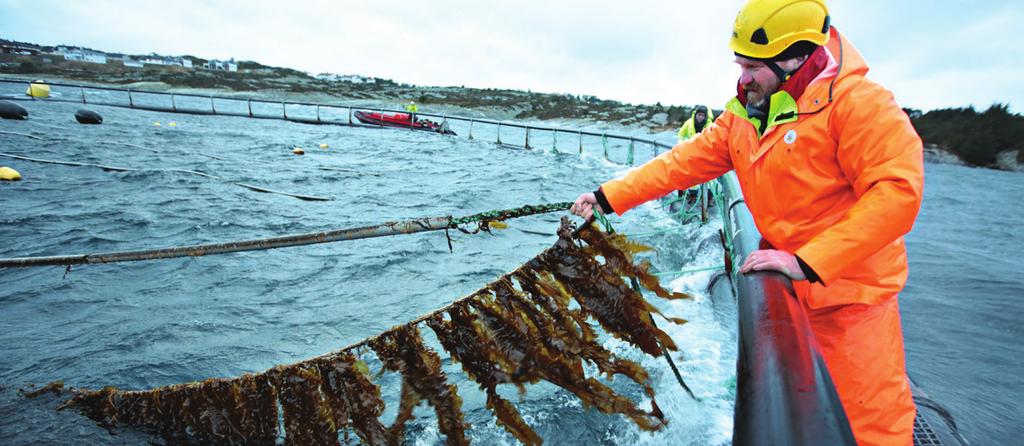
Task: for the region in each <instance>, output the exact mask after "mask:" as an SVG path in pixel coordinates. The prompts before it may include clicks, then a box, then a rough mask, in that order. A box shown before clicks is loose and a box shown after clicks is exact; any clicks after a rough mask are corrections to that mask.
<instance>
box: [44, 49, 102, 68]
mask: <svg viewBox="0 0 1024 446" xmlns="http://www.w3.org/2000/svg"><path fill="white" fill-rule="evenodd" d="M55 53H56V54H59V55H61V56H64V60H73V61H78V62H91V63H99V64H105V63H107V54H106V53H104V52H101V51H96V50H90V49H88V48H80V47H74V46H64V45H61V46H58V47H57V48H56V50H55Z"/></svg>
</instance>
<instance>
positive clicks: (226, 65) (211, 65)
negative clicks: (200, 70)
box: [205, 59, 238, 71]
mask: <svg viewBox="0 0 1024 446" xmlns="http://www.w3.org/2000/svg"><path fill="white" fill-rule="evenodd" d="M205 68H206V69H207V70H221V71H238V64H237V63H235V59H231V60H215V59H210V61H209V62H206V67H205Z"/></svg>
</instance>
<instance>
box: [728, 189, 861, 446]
mask: <svg viewBox="0 0 1024 446" xmlns="http://www.w3.org/2000/svg"><path fill="white" fill-rule="evenodd" d="M719 182H720V184H722V188H723V193H724V194H725V197H726V199H725V201H726V202H727V203H730V205H729V209H727V210H725V212H726V213H727V216H726V218H725V221H724V222H723V225H724V226H725V230H726V231H729V234H731V236H732V250H733V251H732V259H734V261H735V262H736V265H739V264H740V262H741V259H744V258H746V256H747V255H748V254H750V253H751V252H753V251H755V250H757V249H759V246H760V242H761V234H760V233H759V232H758V231H757V228H756V227H755V226H754V220H753V217H752V216H751V215H750V211H749V210H748V209H747V206H746V204H745V203H744V202H743V200H742V197H743V194H742V192H741V191H740V187H739V183H738V182H737V180H736V176H735V174H734V173H732V172H730V173H728V174H726V175H725V176H723V177H722V178H720V179H719ZM737 269H738V268H734V271H735V270H737ZM733 274H734V276H733V283H734V285H735V288H736V296H737V306H738V308H737V317H738V320H739V321H738V324H739V358H738V359H737V363H736V406H735V413H734V417H735V420H734V424H733V444H734V445H856V441H855V440H854V438H853V432H852V431H851V430H850V423H849V421H848V420H847V418H846V412H845V411H843V406H842V403H841V402H840V401H839V395H838V394H837V393H836V390H835V386H834V385H833V383H832V378H831V377H830V375H829V373H828V367H827V366H826V364H825V360H824V358H823V357H822V356H821V353H820V352H819V351H818V349H817V346H816V345H815V343H814V337H813V335H812V333H811V329H810V323H809V322H808V320H807V314H806V313H805V311H804V309H803V306H802V304H801V303H800V302H799V301H798V300H797V298H796V297H795V294H794V293H793V289H792V283H791V282H790V281H789V279H788V278H786V277H785V276H783V275H782V274H778V273H767V272H764V273H753V274H749V275H744V274H740V273H738V272H734V273H733Z"/></svg>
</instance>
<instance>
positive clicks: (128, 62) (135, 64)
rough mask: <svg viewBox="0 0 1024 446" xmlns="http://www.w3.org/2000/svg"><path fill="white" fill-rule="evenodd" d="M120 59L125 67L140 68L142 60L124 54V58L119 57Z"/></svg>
mask: <svg viewBox="0 0 1024 446" xmlns="http://www.w3.org/2000/svg"><path fill="white" fill-rule="evenodd" d="M121 61H122V62H123V63H124V66H126V67H132V68H142V62H141V61H138V60H135V59H134V58H132V57H131V56H124V58H123V59H121Z"/></svg>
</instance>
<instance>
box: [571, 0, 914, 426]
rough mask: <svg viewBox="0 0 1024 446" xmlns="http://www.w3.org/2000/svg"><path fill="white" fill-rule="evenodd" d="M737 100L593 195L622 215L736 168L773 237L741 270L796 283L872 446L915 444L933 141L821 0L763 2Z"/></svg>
mask: <svg viewBox="0 0 1024 446" xmlns="http://www.w3.org/2000/svg"><path fill="white" fill-rule="evenodd" d="M729 46H730V48H731V49H732V50H733V51H734V52H735V54H736V63H737V64H739V66H740V69H741V75H740V79H739V82H738V87H737V96H736V97H735V98H733V99H732V100H730V101H729V103H728V104H727V105H726V112H725V113H724V114H723V115H722V116H721V117H720V118H719V119H718V120H716V121H715V123H714V125H713V126H712V127H711V128H710V129H708V130H706V131H704V132H703V133H701V134H700V135H698V136H697V137H695V138H694V139H691V140H689V141H685V142H681V143H679V144H678V145H677V146H675V147H674V148H673V149H672V150H671V151H669V152H667V153H665V154H662V155H661V156H659V157H657V158H655V159H654V160H651V161H650V162H648V163H646V164H644V165H643V166H640V167H639V168H637V169H635V170H633V171H631V172H629V173H628V174H627V175H626V176H625V177H624V178H621V179H616V180H612V181H609V182H607V183H604V184H603V185H602V186H601V187H600V188H599V189H598V190H597V191H595V192H594V193H585V194H583V195H581V196H580V197H579V198H578V199H577V200H576V202H575V203H574V205H573V207H572V209H571V211H572V212H573V213H575V214H577V215H580V216H582V217H584V218H589V217H590V215H591V214H592V212H593V210H594V209H595V207H600V208H601V209H602V210H603V211H605V212H606V213H607V212H615V213H617V214H619V215H621V214H622V213H624V212H626V211H628V210H630V209H632V208H634V207H636V206H638V205H640V204H641V203H644V202H646V201H648V200H651V199H654V198H657V197H661V196H663V195H665V194H666V193H668V192H670V191H672V190H676V189H686V188H688V187H691V186H693V185H695V184H700V183H702V182H706V181H710V180H712V179H714V178H717V177H719V176H721V175H722V174H724V173H726V172H728V171H729V170H735V171H736V175H737V177H738V179H739V183H740V187H741V188H742V190H743V195H744V197H745V199H746V203H747V205H748V207H749V208H750V212H751V214H753V217H754V221H755V223H756V224H757V228H758V229H759V230H760V232H761V234H762V236H763V238H764V242H765V243H766V244H767V245H770V247H771V248H772V249H764V250H759V251H755V252H754V253H752V254H750V255H749V257H748V258H747V259H745V261H744V263H743V266H742V268H741V269H740V271H741V272H743V273H747V272H751V271H778V272H781V273H783V274H785V275H786V276H789V278H790V279H792V280H793V287H794V289H795V291H796V294H797V298H798V299H799V300H800V302H801V303H802V304H803V305H804V307H805V308H806V309H807V312H808V316H809V319H810V323H811V329H812V330H813V332H814V336H815V341H816V342H817V344H818V345H819V347H820V349H821V352H822V354H823V356H824V357H825V361H826V363H827V364H828V367H829V372H830V373H831V376H832V380H833V381H834V383H835V385H836V390H837V391H838V393H839V397H840V399H841V400H842V403H843V408H844V410H845V411H846V415H847V417H848V418H849V420H850V425H851V427H852V428H853V432H854V436H855V437H856V439H857V441H858V443H859V444H862V445H874V444H878V445H883V444H884V445H906V444H911V442H912V434H913V420H914V414H915V407H914V403H913V400H912V399H911V394H910V388H909V384H908V382H907V377H906V371H905V366H904V352H903V333H902V329H901V328H900V316H899V307H898V304H897V297H896V296H897V293H899V291H900V290H901V289H903V286H904V284H905V283H906V280H907V256H906V249H905V248H904V243H903V235H904V234H906V233H907V232H909V231H910V229H911V226H912V225H913V222H914V219H915V218H916V217H917V213H918V210H919V208H920V205H921V195H922V186H923V182H924V174H923V165H922V163H923V161H922V146H921V139H920V138H919V137H918V135H917V133H916V132H915V131H914V128H913V127H912V126H911V124H910V120H909V118H908V117H907V116H906V114H905V113H903V111H902V109H901V108H900V107H899V105H897V104H896V102H895V101H894V99H893V95H892V93H890V92H889V91H887V90H885V89H884V88H882V87H881V86H879V85H878V84H876V83H874V82H872V81H870V80H868V79H867V78H866V77H865V75H866V73H867V71H868V67H867V64H866V63H865V62H864V60H863V58H862V57H861V56H860V54H859V53H858V52H857V50H856V48H854V47H853V45H852V44H851V43H850V42H849V41H847V40H846V39H845V38H844V37H843V36H842V35H840V34H839V33H838V32H837V31H836V30H835V29H834V28H832V27H831V26H830V20H829V16H828V10H827V7H826V6H825V4H824V1H823V0H751V1H749V2H748V3H747V4H746V5H745V6H744V7H743V9H742V10H741V11H740V13H739V15H738V16H737V18H736V23H735V27H734V29H733V33H732V39H731V41H730V45H729Z"/></svg>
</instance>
